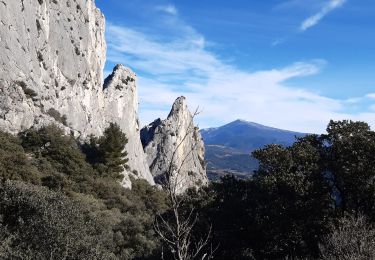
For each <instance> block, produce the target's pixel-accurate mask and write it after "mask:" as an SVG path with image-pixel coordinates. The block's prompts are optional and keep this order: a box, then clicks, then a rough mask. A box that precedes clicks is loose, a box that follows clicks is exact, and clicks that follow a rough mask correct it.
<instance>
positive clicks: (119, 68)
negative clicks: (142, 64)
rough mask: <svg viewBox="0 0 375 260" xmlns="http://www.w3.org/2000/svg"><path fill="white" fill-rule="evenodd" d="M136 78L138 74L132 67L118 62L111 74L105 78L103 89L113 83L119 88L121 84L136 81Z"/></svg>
mask: <svg viewBox="0 0 375 260" xmlns="http://www.w3.org/2000/svg"><path fill="white" fill-rule="evenodd" d="M135 78H136V75H135V73H134V72H133V71H132V70H131V69H130V68H127V67H125V66H124V65H122V64H117V65H116V67H114V69H113V71H112V73H111V75H109V76H108V77H107V78H106V79H105V80H104V85H103V89H106V88H109V87H111V86H112V85H114V86H115V87H116V89H118V88H120V86H121V85H128V84H129V82H134V81H135Z"/></svg>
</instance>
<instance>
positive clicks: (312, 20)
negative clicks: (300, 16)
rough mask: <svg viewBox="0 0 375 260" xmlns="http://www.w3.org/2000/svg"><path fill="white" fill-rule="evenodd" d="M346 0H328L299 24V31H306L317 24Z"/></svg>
mask: <svg viewBox="0 0 375 260" xmlns="http://www.w3.org/2000/svg"><path fill="white" fill-rule="evenodd" d="M345 2H346V0H329V1H328V3H326V4H325V5H324V6H323V7H322V8H321V9H320V11H319V12H318V13H316V14H314V15H313V16H310V17H309V18H307V19H306V20H304V21H303V22H302V24H301V26H300V30H301V31H306V30H307V29H309V28H311V27H313V26H315V25H317V24H318V23H319V22H320V21H321V20H322V19H323V18H324V17H325V16H326V15H327V14H329V13H330V12H332V11H333V10H335V9H336V8H339V7H341V6H342V5H343V4H344V3H345Z"/></svg>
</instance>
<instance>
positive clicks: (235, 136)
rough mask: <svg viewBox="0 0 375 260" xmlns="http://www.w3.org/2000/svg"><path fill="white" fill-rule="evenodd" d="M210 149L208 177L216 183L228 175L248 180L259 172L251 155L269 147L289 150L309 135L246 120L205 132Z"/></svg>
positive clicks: (206, 144) (207, 146) (207, 148)
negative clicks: (295, 142)
mask: <svg viewBox="0 0 375 260" xmlns="http://www.w3.org/2000/svg"><path fill="white" fill-rule="evenodd" d="M201 134H202V137H203V140H204V143H205V148H206V161H207V173H208V176H209V178H210V179H212V180H215V179H217V178H219V177H221V176H222V175H225V174H228V173H229V174H234V175H236V176H238V177H239V178H248V177H249V176H251V174H252V173H253V171H254V170H256V169H257V168H258V162H257V160H256V159H255V158H253V157H252V156H251V152H253V151H254V150H256V149H259V148H262V147H264V146H265V145H268V144H280V145H284V146H289V145H291V144H293V142H294V141H295V138H296V137H302V136H305V135H306V134H304V133H298V132H292V131H287V130H281V129H277V128H273V127H268V126H264V125H260V124H257V123H252V122H248V121H244V120H236V121H234V122H231V123H229V124H226V125H224V126H221V127H217V128H208V129H203V130H201Z"/></svg>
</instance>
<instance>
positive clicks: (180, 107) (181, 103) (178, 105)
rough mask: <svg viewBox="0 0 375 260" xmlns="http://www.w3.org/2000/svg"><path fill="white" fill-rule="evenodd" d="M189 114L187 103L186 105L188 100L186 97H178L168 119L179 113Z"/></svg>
mask: <svg viewBox="0 0 375 260" xmlns="http://www.w3.org/2000/svg"><path fill="white" fill-rule="evenodd" d="M185 112H189V110H188V107H187V103H186V98H185V97H184V96H181V97H178V98H177V99H176V101H175V102H174V103H173V106H172V109H171V112H169V115H168V118H170V117H172V116H174V115H177V114H179V113H185Z"/></svg>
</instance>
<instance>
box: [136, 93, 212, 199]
mask: <svg viewBox="0 0 375 260" xmlns="http://www.w3.org/2000/svg"><path fill="white" fill-rule="evenodd" d="M141 140H142V144H143V147H144V151H145V153H146V155H147V161H148V163H149V166H150V170H151V173H152V175H153V176H154V178H155V181H156V182H157V183H161V182H163V180H164V178H165V174H166V172H168V171H169V166H170V165H173V169H174V170H173V173H172V175H173V178H174V183H176V186H177V191H178V192H183V191H184V190H186V189H187V188H190V187H197V186H201V185H205V184H207V182H208V180H207V175H206V167H205V162H204V144H203V140H202V137H201V135H200V133H199V130H198V128H197V127H195V126H194V122H193V116H192V114H191V113H190V111H189V110H188V107H187V104H186V99H185V98H184V97H179V98H178V99H177V100H176V101H175V103H174V104H173V107H172V109H171V111H170V113H169V115H168V118H167V119H165V120H160V119H158V120H156V121H154V122H153V123H151V124H150V125H148V126H146V127H144V128H143V129H142V130H141Z"/></svg>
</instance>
